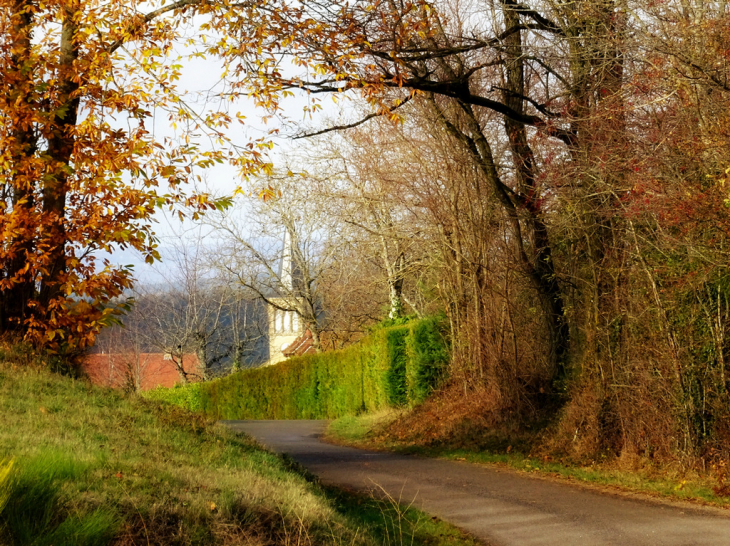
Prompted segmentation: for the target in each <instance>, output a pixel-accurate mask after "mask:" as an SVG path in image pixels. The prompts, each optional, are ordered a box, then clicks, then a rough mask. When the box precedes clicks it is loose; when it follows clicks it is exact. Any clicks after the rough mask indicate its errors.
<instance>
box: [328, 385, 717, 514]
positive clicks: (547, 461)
mask: <svg viewBox="0 0 730 546" xmlns="http://www.w3.org/2000/svg"><path fill="white" fill-rule="evenodd" d="M462 394H463V393H459V392H456V391H453V390H451V391H449V390H444V391H441V392H440V393H437V394H436V395H435V396H433V397H432V398H430V399H429V400H427V401H426V402H425V403H424V404H422V405H420V406H418V407H416V408H414V409H412V410H409V411H390V412H381V413H379V414H375V415H362V416H358V417H345V418H342V419H338V420H336V421H334V422H333V423H332V424H331V425H330V427H329V429H328V432H327V435H328V439H329V440H330V441H333V442H335V443H340V444H345V445H354V446H358V447H365V448H369V449H376V450H391V451H398V452H402V453H415V454H419V455H425V456H432V457H442V458H448V459H458V460H466V461H472V462H475V463H487V464H497V465H501V466H505V467H509V468H511V469H514V470H518V471H520V472H527V473H531V474H540V475H546V476H550V477H554V478H558V479H567V480H571V481H575V482H581V483H585V484H591V485H594V486H599V487H609V488H612V489H614V490H623V491H627V492H639V493H645V494H649V495H653V496H660V497H667V498H674V499H682V500H689V501H693V502H699V503H703V504H711V505H715V506H730V493H728V492H729V491H730V486H728V485H727V484H728V482H730V479H729V478H728V472H727V470H726V469H727V468H728V466H727V465H726V464H723V461H721V460H718V461H716V462H714V463H713V464H708V465H707V466H706V467H705V468H704V469H703V468H702V466H701V465H698V464H692V465H686V464H679V463H676V462H669V463H668V462H665V461H659V460H657V459H652V458H650V457H646V456H640V455H637V454H636V453H632V452H629V451H624V452H621V453H620V454H619V455H618V456H617V455H615V454H614V453H612V452H610V451H607V452H604V453H603V454H601V453H599V454H598V455H595V454H594V455H593V456H592V457H585V456H584V457H579V456H577V455H576V453H577V451H567V450H563V451H561V450H559V449H557V447H559V446H556V445H555V444H554V443H553V442H551V441H550V437H549V436H548V435H547V432H546V431H549V430H550V428H549V427H545V426H544V423H541V424H538V425H536V426H535V427H534V428H530V427H529V426H526V425H525V423H524V422H519V421H518V420H517V419H510V416H509V415H495V412H494V410H493V408H492V407H491V406H490V403H489V396H488V393H470V396H469V397H464V396H462ZM579 433H580V430H579ZM577 436H578V437H577V438H576V442H579V441H581V438H580V434H578V435H577ZM591 447H594V446H591ZM594 453H595V452H594Z"/></svg>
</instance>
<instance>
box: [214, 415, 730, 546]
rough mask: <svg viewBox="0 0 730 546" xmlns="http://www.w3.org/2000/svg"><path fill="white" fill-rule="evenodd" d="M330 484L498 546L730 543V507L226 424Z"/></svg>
mask: <svg viewBox="0 0 730 546" xmlns="http://www.w3.org/2000/svg"><path fill="white" fill-rule="evenodd" d="M224 423H225V424H226V425H228V426H230V427H231V428H232V429H234V430H237V431H243V432H247V433H248V434H250V435H252V436H254V437H255V438H256V439H257V440H258V441H259V442H261V443H262V444H264V445H265V446H267V447H269V448H270V449H273V450H274V451H278V452H281V453H288V454H289V455H291V456H292V457H293V458H294V459H295V460H296V461H298V462H299V463H301V464H302V465H303V466H304V467H305V468H307V469H308V470H309V471H310V472H312V473H313V474H315V475H317V476H319V477H320V479H321V481H322V482H323V483H327V484H333V485H340V486H347V487H350V488H355V489H360V490H374V491H376V492H380V491H385V492H387V493H388V494H389V495H391V496H392V497H394V498H396V499H400V500H401V502H404V503H406V504H408V503H410V502H411V501H414V505H415V506H417V507H419V508H421V509H422V510H423V511H425V512H427V513H429V514H431V515H434V516H438V517H440V518H441V519H444V520H446V521H449V522H451V523H453V524H454V525H457V526H458V527H460V528H462V529H464V530H466V531H468V532H469V533H471V534H472V535H474V536H476V537H478V538H480V539H482V540H484V541H485V542H486V543H487V544H489V545H490V546H537V545H540V546H548V545H550V546H553V545H555V546H594V545H595V546H604V545H612V546H613V545H616V546H618V545H620V546H634V545H637V546H639V545H642V546H643V545H647V546H664V545H672V546H680V545H681V546H689V545H697V546H730V511H727V510H720V509H712V508H704V507H699V506H694V505H691V504H675V503H671V504H670V503H666V502H665V503H661V502H655V501H653V500H651V499H646V500H645V499H641V498H626V497H624V496H619V495H612V494H608V493H602V492H598V491H594V490H590V489H586V488H581V487H579V486H573V485H570V484H566V483H560V482H556V481H550V480H541V479H536V478H531V477H529V476H524V475H520V474H517V473H514V472H510V471H500V470H498V469H495V468H491V467H486V466H479V465H472V464H469V463H460V462H454V461H444V460H437V459H426V458H418V457H410V456H404V455H396V454H392V453H376V452H371V451H365V450H361V449H354V448H348V447H341V446H335V445H331V444H327V443H324V442H322V441H321V440H320V439H319V437H320V435H321V434H322V432H323V431H324V428H325V426H326V422H325V421H224Z"/></svg>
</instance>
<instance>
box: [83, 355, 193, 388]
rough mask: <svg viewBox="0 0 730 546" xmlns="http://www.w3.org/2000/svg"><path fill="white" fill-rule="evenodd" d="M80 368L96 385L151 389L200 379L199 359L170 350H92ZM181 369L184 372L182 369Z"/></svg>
mask: <svg viewBox="0 0 730 546" xmlns="http://www.w3.org/2000/svg"><path fill="white" fill-rule="evenodd" d="M81 369H82V370H83V372H84V373H85V374H86V375H87V376H88V377H89V379H90V380H91V382H92V383H93V384H95V385H100V386H103V387H112V388H131V389H134V390H142V391H146V390H150V389H155V388H157V387H174V386H175V385H176V384H178V383H182V382H183V378H182V375H183V374H185V375H187V379H188V381H191V382H193V381H200V379H201V375H200V363H199V361H198V357H197V356H196V355H195V354H193V353H189V354H183V355H182V357H179V356H174V357H173V356H172V355H171V354H170V353H135V352H128V353H92V354H88V355H86V356H85V357H84V358H83V360H82V361H81ZM181 370H182V372H183V373H181Z"/></svg>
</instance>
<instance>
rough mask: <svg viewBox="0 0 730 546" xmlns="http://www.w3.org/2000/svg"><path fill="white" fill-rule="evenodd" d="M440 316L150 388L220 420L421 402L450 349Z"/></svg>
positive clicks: (327, 414) (309, 415)
mask: <svg viewBox="0 0 730 546" xmlns="http://www.w3.org/2000/svg"><path fill="white" fill-rule="evenodd" d="M443 323H444V321H443V318H441V317H434V318H428V319H423V320H411V321H409V322H406V323H405V324H400V325H395V326H382V327H379V328H377V329H376V330H375V331H374V332H373V333H372V334H370V335H369V336H368V337H367V338H365V339H364V340H363V341H361V342H360V343H358V344H356V345H352V346H350V347H348V348H346V349H342V350H339V351H332V352H326V353H321V354H315V355H306V356H301V357H295V358H291V359H288V360H285V361H284V362H280V363H279V364H276V365H274V366H266V367H263V368H256V369H253V370H241V371H238V372H236V373H233V374H231V375H229V376H227V377H224V378H222V379H217V380H214V381H209V382H207V383H195V384H191V385H186V386H178V387H174V388H172V389H162V388H160V389H156V390H153V391H149V392H148V393H146V394H145V396H147V397H148V398H151V399H154V400H164V401H167V402H170V403H173V404H177V405H180V406H183V407H186V408H188V409H190V410H193V411H202V412H203V413H205V414H207V415H209V416H211V417H213V418H215V419H331V418H337V417H341V416H343V415H351V414H355V413H359V412H363V411H374V410H378V409H380V408H383V407H386V406H404V405H407V404H416V403H419V402H422V401H423V400H424V399H425V398H426V397H427V396H428V395H429V394H430V393H431V391H432V390H433V389H434V388H435V387H436V386H437V385H438V382H439V381H440V380H441V377H442V376H443V372H444V369H445V365H446V363H447V362H448V357H449V350H448V346H447V344H446V336H445V335H444V331H443Z"/></svg>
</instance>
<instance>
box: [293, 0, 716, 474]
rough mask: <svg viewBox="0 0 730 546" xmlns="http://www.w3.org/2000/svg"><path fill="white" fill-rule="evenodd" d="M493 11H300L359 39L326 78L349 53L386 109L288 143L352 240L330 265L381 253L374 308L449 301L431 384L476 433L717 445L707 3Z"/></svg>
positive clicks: (704, 454) (559, 442) (598, 442)
mask: <svg viewBox="0 0 730 546" xmlns="http://www.w3.org/2000/svg"><path fill="white" fill-rule="evenodd" d="M489 5H490V9H489V10H486V9H485V10H484V12H479V13H473V12H468V11H462V10H468V8H466V7H464V6H462V5H460V4H456V3H451V2H439V3H437V4H436V5H435V6H434V7H435V8H436V9H435V10H431V9H430V5H429V9H428V10H426V9H425V8H424V7H423V6H422V5H420V4H418V5H415V4H414V5H411V4H408V5H406V6H404V7H401V8H397V7H393V6H392V5H390V4H388V6H389V7H386V6H385V5H383V6H381V7H380V8H378V9H379V10H380V11H379V12H378V13H379V16H378V17H374V18H371V17H366V16H365V15H362V14H360V13H359V12H357V10H356V9H353V11H352V12H349V13H345V14H340V15H337V16H334V15H333V16H331V17H329V16H327V15H322V14H319V15H318V17H319V18H318V19H317V20H318V21H319V22H321V24H323V25H325V27H326V25H328V24H329V25H331V26H330V27H327V28H331V29H332V31H333V32H334V31H335V30H334V29H335V28H337V27H338V26H339V27H341V28H344V27H347V28H350V29H355V30H354V31H352V32H353V33H354V34H356V35H357V37H356V38H352V40H351V41H350V42H347V43H346V44H339V49H337V45H335V46H334V47H335V49H332V48H331V47H330V46H328V47H330V49H328V50H327V51H324V50H322V51H320V53H321V57H319V59H320V60H321V66H322V67H323V68H322V70H323V71H324V72H327V71H329V73H328V75H331V74H332V73H333V72H335V71H339V70H340V68H338V66H337V65H336V63H335V64H328V61H327V60H328V59H331V58H333V57H337V55H341V56H342V57H341V58H343V57H344V56H345V55H346V54H348V53H351V54H352V55H353V56H356V57H357V58H358V59H360V60H362V59H364V60H363V61H362V64H358V63H357V62H354V61H353V63H352V64H349V65H347V71H348V72H347V74H346V76H342V75H341V77H340V80H341V81H345V82H347V83H343V84H342V87H343V88H346V87H347V86H348V85H354V84H355V83H356V82H362V81H366V82H368V85H370V87H369V88H368V89H369V93H370V95H369V96H370V97H371V98H372V97H373V96H377V99H372V100H373V101H376V102H378V107H379V108H380V109H381V110H380V111H381V113H386V114H387V116H381V117H380V118H379V119H377V120H370V121H368V125H367V126H365V125H362V126H360V125H359V123H360V121H363V120H364V119H365V115H364V114H363V117H362V118H361V119H360V120H359V121H358V120H355V121H353V122H352V123H350V124H348V126H349V127H350V129H348V130H347V131H346V132H344V133H339V134H337V135H334V136H333V135H332V134H325V135H324V136H319V137H317V140H316V144H315V145H312V146H308V147H306V148H305V150H304V152H303V153H302V154H301V155H302V158H303V159H302V160H301V161H302V163H301V164H302V171H306V175H304V174H303V175H302V177H303V179H305V180H306V181H307V183H308V184H309V187H316V188H318V189H319V191H320V195H321V196H322V197H321V199H322V202H323V203H326V207H327V210H329V211H330V213H331V214H333V215H339V216H340V217H341V218H343V224H344V225H347V226H350V229H351V230H352V233H353V235H352V236H351V239H350V240H351V241H352V244H351V247H350V248H351V249H352V250H351V254H349V255H348V256H347V261H346V264H345V268H344V270H346V271H353V270H358V269H357V268H356V267H355V266H353V265H352V264H353V263H355V264H373V263H375V264H377V265H378V273H377V275H378V278H379V279H380V280H381V281H380V282H381V286H383V287H384V288H383V292H382V293H383V294H387V295H388V302H389V303H390V305H389V310H390V313H391V314H397V313H398V310H399V309H400V308H401V307H403V308H405V309H406V310H407V311H410V310H412V309H413V310H416V311H420V312H426V310H427V309H428V308H429V306H431V308H433V307H434V306H436V307H438V306H441V307H442V308H445V309H446V311H447V316H448V319H449V322H450V327H451V337H452V339H453V345H452V360H451V364H450V370H449V371H450V378H451V379H450V381H451V383H450V389H451V390H450V391H449V392H448V394H446V396H447V397H449V398H458V397H461V398H464V399H469V400H472V401H477V402H479V404H477V405H476V406H475V404H466V405H465V407H468V408H469V411H481V412H484V413H489V414H490V415H491V416H492V422H494V423H495V426H498V424H499V423H500V422H502V423H504V422H506V421H509V422H510V423H511V424H512V425H514V424H523V425H527V424H530V423H532V424H534V423H536V422H540V423H543V424H544V423H546V422H547V423H549V424H548V425H547V426H548V427H549V428H547V429H546V431H545V437H546V438H548V443H549V444H550V445H551V446H552V447H553V448H554V449H556V450H558V451H561V452H564V453H565V452H567V453H569V454H573V455H578V456H589V457H592V456H595V455H597V454H599V453H603V454H613V455H619V454H622V453H624V454H629V455H640V456H646V457H657V458H662V459H682V460H688V459H687V458H689V460H698V459H699V458H704V459H712V458H717V457H727V456H728V455H730V453H728V450H729V449H730V426H729V425H728V423H730V398H729V397H728V387H730V383H728V369H727V367H728V357H729V356H730V344H729V342H728V333H729V331H728V329H729V326H730V275H729V274H728V271H729V269H728V265H729V264H730V261H729V260H728V244H729V239H728V235H730V209H729V208H728V205H729V204H730V199H729V191H730V190H728V176H729V173H730V170H729V169H728V166H730V117H729V113H730V108H729V107H730V85H729V84H728V82H729V81H730V79H729V76H730V72H729V71H728V69H729V67H728V58H729V57H728V55H729V54H728V52H729V51H730V15H729V14H728V12H727V10H726V5H725V3H724V2H706V1H703V2H699V1H697V2H694V1H681V2H680V1H671V0H670V1H668V2H661V3H647V2H632V1H627V0H582V1H578V2H567V3H556V2H549V1H536V2H530V4H529V6H527V5H526V4H523V3H518V2H511V1H501V2H496V1H495V2H492V3H489ZM363 13H364V12H363ZM368 13H369V12H368ZM361 15H362V16H361ZM396 15H397V16H396ZM344 20H347V21H346V22H347V25H346V24H344ZM348 25H349V26H348ZM388 31H390V32H388ZM358 33H359V34H358ZM358 39H361V40H362V41H360V42H358ZM365 41H366V42H367V43H368V44H370V45H369V46H368V47H364V46H363V47H362V48H358V44H360V45H362V44H363V43H364V42H365ZM312 47H316V46H315V45H312ZM382 82H386V83H385V84H383V83H382ZM306 85H307V86H308V87H309V88H310V89H311V90H318V91H320V92H321V91H324V90H327V89H329V90H332V87H333V85H332V84H330V83H329V82H328V81H327V79H326V77H323V79H322V81H314V82H312V81H311V80H310V81H309V82H308V83H307V84H306ZM385 117H388V118H390V119H388V120H386V119H384V118H385ZM392 118H400V121H401V122H402V123H396V124H394V123H392ZM355 234H356V235H355ZM358 267H360V266H358ZM360 270H362V269H360ZM365 278H369V277H365ZM386 287H387V290H388V291H387V292H386V291H385V288H386ZM475 407H477V409H476V410H475ZM465 418H468V416H465ZM531 426H532V425H531Z"/></svg>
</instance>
